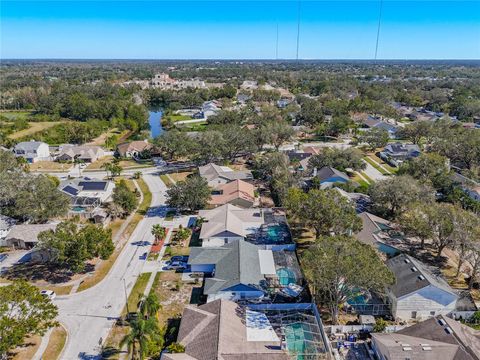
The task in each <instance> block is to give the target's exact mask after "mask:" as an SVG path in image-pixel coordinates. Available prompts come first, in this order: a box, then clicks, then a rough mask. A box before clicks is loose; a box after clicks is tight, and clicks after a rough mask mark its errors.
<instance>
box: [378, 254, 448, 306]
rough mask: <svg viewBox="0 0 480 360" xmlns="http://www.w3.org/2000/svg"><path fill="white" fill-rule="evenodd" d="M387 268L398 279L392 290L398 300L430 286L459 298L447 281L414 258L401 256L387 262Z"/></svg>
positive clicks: (405, 255)
mask: <svg viewBox="0 0 480 360" xmlns="http://www.w3.org/2000/svg"><path fill="white" fill-rule="evenodd" d="M387 266H388V268H389V269H390V270H391V271H392V272H393V273H394V275H395V278H396V284H395V285H393V286H392V287H391V289H390V290H391V291H392V293H393V294H394V295H395V296H396V297H397V298H400V297H402V296H405V295H407V294H411V293H413V292H415V291H417V290H420V289H423V288H424V287H427V286H429V285H432V286H435V287H437V288H439V289H442V290H443V291H445V292H447V293H450V294H453V295H455V296H457V294H456V293H455V292H454V291H453V290H452V288H451V287H450V286H449V285H448V283H447V282H446V281H445V279H443V278H442V277H440V276H437V275H435V274H433V273H432V271H431V270H430V269H429V268H427V266H426V265H425V264H423V263H422V262H420V261H419V260H417V259H415V258H414V257H411V256H409V255H407V254H401V255H398V256H395V257H394V258H391V259H389V260H387Z"/></svg>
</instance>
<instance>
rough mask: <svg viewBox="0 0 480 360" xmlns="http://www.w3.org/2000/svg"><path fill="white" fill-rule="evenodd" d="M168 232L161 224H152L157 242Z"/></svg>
mask: <svg viewBox="0 0 480 360" xmlns="http://www.w3.org/2000/svg"><path fill="white" fill-rule="evenodd" d="M166 234H167V229H165V228H164V227H163V226H161V225H160V224H155V225H153V226H152V235H153V236H155V242H157V241H159V240H160V239H162V238H163V237H165V235H166Z"/></svg>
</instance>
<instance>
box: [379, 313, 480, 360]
mask: <svg viewBox="0 0 480 360" xmlns="http://www.w3.org/2000/svg"><path fill="white" fill-rule="evenodd" d="M371 344H372V348H373V351H374V353H375V355H376V358H377V359H380V360H396V359H398V360H404V359H410V360H480V331H478V330H474V329H472V328H470V327H468V326H466V325H463V324H462V323H460V322H458V321H455V320H453V319H450V318H449V317H446V316H442V315H438V316H435V317H434V318H431V319H428V320H425V321H423V322H420V323H418V324H415V325H412V326H409V327H407V328H405V329H402V330H400V331H397V332H394V333H374V334H372V343H371Z"/></svg>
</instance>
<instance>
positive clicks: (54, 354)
mask: <svg viewBox="0 0 480 360" xmlns="http://www.w3.org/2000/svg"><path fill="white" fill-rule="evenodd" d="M66 341H67V331H66V330H65V328H64V327H63V326H58V327H56V328H55V329H53V331H52V334H51V335H50V339H49V341H48V346H47V349H46V350H45V352H44V353H43V357H42V359H43V360H57V359H59V356H60V353H61V352H62V350H63V347H64V346H65V342H66Z"/></svg>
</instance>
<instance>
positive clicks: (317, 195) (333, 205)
mask: <svg viewBox="0 0 480 360" xmlns="http://www.w3.org/2000/svg"><path fill="white" fill-rule="evenodd" d="M285 207H286V208H287V209H288V210H289V212H290V213H291V214H292V215H293V216H295V218H296V219H297V220H298V221H299V222H300V223H302V224H304V225H305V226H307V227H309V228H312V229H314V230H315V235H316V238H317V239H318V238H320V236H322V235H329V234H331V233H333V234H338V235H343V234H351V233H353V232H358V231H360V230H361V229H362V221H361V220H360V218H359V217H358V216H357V214H356V212H355V208H354V207H353V206H352V204H350V203H349V202H348V200H347V199H345V197H343V196H342V195H340V193H339V192H338V191H336V190H334V189H326V190H316V189H312V190H310V191H309V192H308V193H305V192H303V190H301V189H298V188H291V189H290V190H289V191H288V194H287V197H286V200H285Z"/></svg>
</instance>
